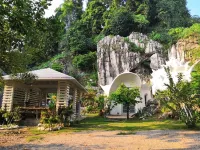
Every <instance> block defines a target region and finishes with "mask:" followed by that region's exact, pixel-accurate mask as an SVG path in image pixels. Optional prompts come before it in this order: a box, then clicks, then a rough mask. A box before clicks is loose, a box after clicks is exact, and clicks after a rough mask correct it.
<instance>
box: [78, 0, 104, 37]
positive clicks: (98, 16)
mask: <svg viewBox="0 0 200 150" xmlns="http://www.w3.org/2000/svg"><path fill="white" fill-rule="evenodd" d="M105 11H106V6H105V5H104V4H103V3H102V2H100V1H94V0H93V1H91V2H90V3H88V6H87V9H86V11H85V12H84V13H83V15H82V21H83V22H84V23H85V24H87V27H88V29H89V32H91V31H92V35H97V34H99V33H100V32H101V31H102V29H103V26H104V21H103V17H102V16H103V13H104V12H105Z"/></svg>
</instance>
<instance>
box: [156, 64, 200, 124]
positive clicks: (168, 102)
mask: <svg viewBox="0 0 200 150" xmlns="http://www.w3.org/2000/svg"><path fill="white" fill-rule="evenodd" d="M165 70H166V73H167V75H168V79H169V84H165V86H166V87H167V90H164V91H158V92H157V93H156V99H158V100H160V101H161V103H162V104H163V105H164V106H165V107H167V108H168V109H169V110H171V111H172V113H173V115H174V116H177V117H179V118H181V119H182V120H183V121H184V122H185V124H186V125H187V126H188V127H189V128H191V127H195V125H196V122H197V121H198V120H199V113H198V105H199V98H198V97H196V93H195V90H194V89H193V86H192V83H191V82H187V81H184V80H183V76H182V74H178V76H177V77H178V82H177V83H175V81H174V79H173V78H172V76H171V74H170V69H169V68H166V69H165Z"/></svg>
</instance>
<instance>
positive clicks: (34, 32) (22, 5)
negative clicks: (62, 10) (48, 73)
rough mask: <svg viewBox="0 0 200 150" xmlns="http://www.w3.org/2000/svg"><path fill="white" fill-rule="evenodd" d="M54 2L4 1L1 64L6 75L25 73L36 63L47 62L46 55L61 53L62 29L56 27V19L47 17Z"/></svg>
mask: <svg viewBox="0 0 200 150" xmlns="http://www.w3.org/2000/svg"><path fill="white" fill-rule="evenodd" d="M50 2H51V0H38V1H29V0H25V1H24V0H7V1H0V37H1V38H0V64H1V69H2V70H3V71H4V72H6V73H13V72H19V71H20V72H21V71H23V70H26V68H27V66H28V65H29V64H33V61H34V62H38V60H39V61H41V60H44V59H43V58H44V56H43V55H46V54H50V53H52V51H54V50H56V51H57V48H56V47H57V46H58V44H57V43H58V40H57V39H56V37H57V33H58V32H59V31H58V30H57V27H58V26H54V25H53V24H54V22H53V18H49V19H45V18H44V13H45V9H47V8H48V6H49V5H50ZM57 22H58V21H57ZM56 24H57V23H56ZM57 31H58V32H57ZM52 37H54V38H55V39H56V40H55V42H52ZM52 47H53V48H52ZM49 49H50V51H51V52H50V51H49ZM53 53H54V52H53ZM41 57H42V59H40V58H41Z"/></svg>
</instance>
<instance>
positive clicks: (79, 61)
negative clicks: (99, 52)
mask: <svg viewBox="0 0 200 150" xmlns="http://www.w3.org/2000/svg"><path fill="white" fill-rule="evenodd" d="M96 60H97V56H96V52H89V53H88V54H84V55H77V56H75V57H74V58H73V61H72V63H73V65H74V66H75V67H76V68H78V69H80V70H83V71H89V70H93V69H94V68H96Z"/></svg>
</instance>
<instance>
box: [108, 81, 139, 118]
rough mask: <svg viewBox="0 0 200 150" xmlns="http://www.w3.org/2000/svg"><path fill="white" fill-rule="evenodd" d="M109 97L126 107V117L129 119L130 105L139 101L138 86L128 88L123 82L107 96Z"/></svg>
mask: <svg viewBox="0 0 200 150" xmlns="http://www.w3.org/2000/svg"><path fill="white" fill-rule="evenodd" d="M109 99H110V100H111V101H112V102H113V103H114V105H117V104H123V105H125V106H126V108H127V119H129V111H130V105H134V106H135V104H137V103H139V102H140V91H139V89H138V88H136V87H135V88H129V87H126V86H125V84H123V83H122V84H121V85H120V86H119V87H118V88H117V90H116V91H115V92H113V93H111V95H110V96H109Z"/></svg>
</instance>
